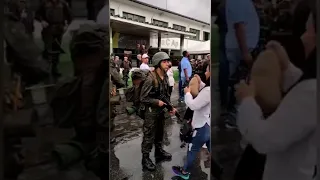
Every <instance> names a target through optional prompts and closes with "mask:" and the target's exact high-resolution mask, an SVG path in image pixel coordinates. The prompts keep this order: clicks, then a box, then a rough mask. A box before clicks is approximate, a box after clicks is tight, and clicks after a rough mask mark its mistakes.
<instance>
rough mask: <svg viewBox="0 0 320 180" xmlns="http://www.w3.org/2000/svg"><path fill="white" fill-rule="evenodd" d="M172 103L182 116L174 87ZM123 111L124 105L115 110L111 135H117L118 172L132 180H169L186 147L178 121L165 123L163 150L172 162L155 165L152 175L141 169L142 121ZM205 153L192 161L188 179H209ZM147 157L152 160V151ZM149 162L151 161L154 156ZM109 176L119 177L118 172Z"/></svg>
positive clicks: (183, 107) (181, 105)
mask: <svg viewBox="0 0 320 180" xmlns="http://www.w3.org/2000/svg"><path fill="white" fill-rule="evenodd" d="M171 101H172V102H173V103H174V105H175V107H177V109H178V111H179V112H180V113H181V114H184V111H185V109H186V108H185V105H184V103H178V91H177V88H175V90H174V91H173V95H172V99H171ZM123 108H124V107H123V106H119V108H118V111H119V114H120V115H118V116H117V117H116V119H115V122H116V130H115V133H114V135H115V136H117V138H116V139H117V143H116V146H115V147H114V150H115V155H116V157H117V158H118V159H119V161H120V167H121V170H122V171H123V172H124V173H125V174H127V176H128V177H129V179H131V180H140V179H144V180H147V179H155V180H157V179H159V180H163V179H171V178H172V177H173V173H172V170H171V167H172V166H174V165H183V163H184V160H185V157H186V152H187V149H186V148H180V145H181V142H180V139H179V130H180V124H178V123H177V119H176V118H175V117H172V120H170V121H167V122H166V134H165V138H164V144H165V147H164V149H165V150H166V151H167V152H170V153H171V154H172V156H173V158H172V161H170V162H163V163H161V164H158V165H157V171H156V172H154V173H150V172H143V171H142V167H141V158H142V155H141V138H142V132H141V127H142V123H143V120H142V119H140V118H138V117H136V116H131V117H128V116H127V115H126V114H124V110H123ZM206 151H207V150H206V149H203V151H202V152H201V153H200V154H199V157H200V159H201V160H200V161H198V162H195V168H194V170H193V173H192V177H191V179H193V180H200V179H201V180H203V179H209V178H210V167H205V161H206V160H207V158H208V157H207V156H206V153H205V152H206ZM150 155H151V157H152V156H153V152H152V153H151V154H150ZM152 160H154V159H153V157H152ZM111 162H112V160H111ZM114 166H115V165H114V164H111V169H112V170H114V171H116V169H117V168H118V167H114ZM206 166H207V164H206ZM112 174H114V175H115V176H118V174H117V173H112ZM114 178H116V177H112V176H111V179H114Z"/></svg>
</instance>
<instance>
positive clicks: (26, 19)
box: [9, 0, 34, 37]
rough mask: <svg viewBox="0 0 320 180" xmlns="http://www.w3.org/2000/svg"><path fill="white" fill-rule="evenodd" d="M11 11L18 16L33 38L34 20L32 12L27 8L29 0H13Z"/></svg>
mask: <svg viewBox="0 0 320 180" xmlns="http://www.w3.org/2000/svg"><path fill="white" fill-rule="evenodd" d="M9 10H10V11H11V12H13V13H14V14H16V16H17V17H18V18H19V19H20V21H21V22H22V23H23V24H24V26H25V30H26V33H27V34H29V36H30V37H32V36H33V32H34V18H33V13H32V11H31V10H30V9H29V8H27V0H12V1H11V2H10V6H9Z"/></svg>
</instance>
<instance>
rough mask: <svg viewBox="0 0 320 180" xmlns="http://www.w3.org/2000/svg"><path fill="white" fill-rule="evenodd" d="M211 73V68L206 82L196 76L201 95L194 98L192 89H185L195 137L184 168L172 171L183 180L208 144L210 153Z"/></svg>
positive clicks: (178, 167)
mask: <svg viewBox="0 0 320 180" xmlns="http://www.w3.org/2000/svg"><path fill="white" fill-rule="evenodd" d="M210 74H211V73H210V71H209V68H208V70H207V72H206V80H205V82H202V81H201V78H200V76H199V75H195V76H194V77H196V78H197V79H198V82H199V90H200V92H199V94H198V95H197V96H196V97H195V98H193V96H192V94H191V91H190V87H186V88H185V89H184V93H185V103H186V105H187V107H188V108H190V110H192V111H193V117H192V121H191V125H192V129H193V135H192V141H191V143H189V145H188V152H187V161H186V163H185V165H184V166H183V167H180V166H173V167H172V170H173V172H174V173H175V174H176V175H177V176H180V177H181V178H183V179H189V176H190V173H189V170H190V168H191V166H192V165H193V162H194V160H195V159H196V157H197V155H198V153H199V151H200V150H201V148H202V146H203V145H204V144H206V146H207V148H208V151H209V152H210V149H211V147H210V146H211V144H210V136H211V133H210V132H211V128H210V121H211V119H210V114H211V101H210V100H211V99H210V96H211V92H210Z"/></svg>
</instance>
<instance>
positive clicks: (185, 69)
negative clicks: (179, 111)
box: [180, 51, 192, 101]
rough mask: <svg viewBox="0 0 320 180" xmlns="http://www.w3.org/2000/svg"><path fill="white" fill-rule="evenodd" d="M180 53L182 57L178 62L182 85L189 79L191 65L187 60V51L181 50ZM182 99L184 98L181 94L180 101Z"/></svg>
mask: <svg viewBox="0 0 320 180" xmlns="http://www.w3.org/2000/svg"><path fill="white" fill-rule="evenodd" d="M182 55H183V58H182V59H181V62H180V66H181V73H180V76H181V83H182V86H185V85H186V84H187V83H188V82H189V81H190V78H191V75H192V66H191V63H190V61H189V52H188V51H183V53H182ZM183 100H184V97H183V95H182V97H181V96H180V101H183Z"/></svg>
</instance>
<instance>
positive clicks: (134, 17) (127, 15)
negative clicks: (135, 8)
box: [122, 12, 146, 22]
mask: <svg viewBox="0 0 320 180" xmlns="http://www.w3.org/2000/svg"><path fill="white" fill-rule="evenodd" d="M122 14H123V17H125V18H127V19H129V20H133V21H137V22H145V21H146V17H143V16H139V15H136V14H131V13H127V12H123V13H122Z"/></svg>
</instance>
